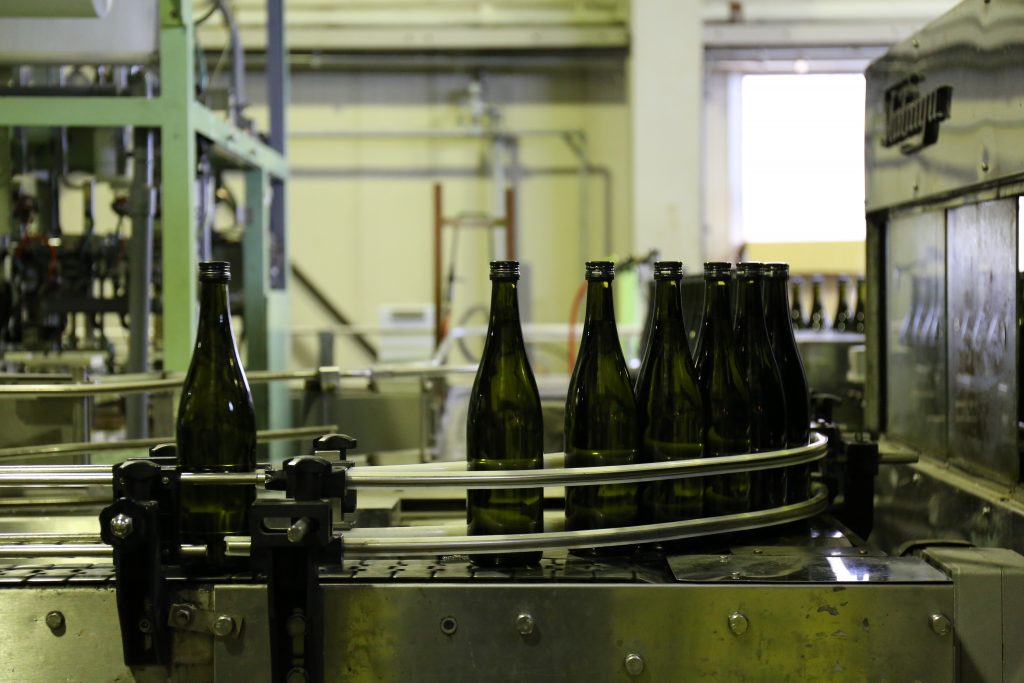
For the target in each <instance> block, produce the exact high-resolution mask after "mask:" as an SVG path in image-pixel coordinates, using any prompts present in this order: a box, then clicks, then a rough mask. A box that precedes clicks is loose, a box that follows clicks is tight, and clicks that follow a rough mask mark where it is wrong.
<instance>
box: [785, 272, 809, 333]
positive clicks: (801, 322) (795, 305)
mask: <svg viewBox="0 0 1024 683" xmlns="http://www.w3.org/2000/svg"><path fill="white" fill-rule="evenodd" d="M803 284H804V279H803V278H802V277H794V278H793V296H792V299H791V301H792V303H791V305H790V307H789V317H790V319H791V320H792V321H793V329H796V330H802V329H804V328H805V327H807V320H805V319H804V307H803V303H801V299H800V297H801V296H802V295H801V293H800V292H801V290H802V289H803Z"/></svg>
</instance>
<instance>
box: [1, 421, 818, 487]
mask: <svg viewBox="0 0 1024 683" xmlns="http://www.w3.org/2000/svg"><path fill="white" fill-rule="evenodd" d="M318 433H319V432H318ZM827 446H828V439H826V438H825V437H824V436H822V435H820V434H814V435H813V436H812V440H811V442H810V443H809V444H807V445H806V446H800V447H798V448H787V449H783V450H778V451H768V452H764V453H749V454H746V455H731V456H724V457H720V458H693V459H689V460H674V461H668V462H657V463H639V464H636V465H615V466H606V467H570V468H566V467H559V466H555V467H550V468H548V469H540V470H504V471H467V470H466V469H465V467H466V464H465V463H464V462H459V463H451V464H448V463H443V464H441V466H436V465H435V466H431V465H394V466H391V467H379V468H377V467H372V466H364V467H353V468H351V469H350V470H349V471H348V476H347V480H348V486H349V487H350V488H353V489H368V488H393V489H408V488H430V487H451V488H465V489H485V488H534V487H543V486H589V485H594V484H624V483H637V482H644V481H662V480H666V479H686V478H690V477H702V476H709V475H715V474H733V473H736V472H755V471H760V470H767V469H775V468H779V467H790V466H792V465H802V464H804V463H809V462H814V461H815V460H820V459H821V458H823V457H825V452H826V449H827ZM564 458H565V455H564V454H562V453H552V454H548V455H545V456H544V460H545V465H548V464H551V465H562V464H564ZM15 469H17V468H15ZM266 477H267V470H262V469H260V470H256V471H255V472H195V473H193V472H185V473H182V475H181V481H182V483H186V484H193V485H218V486H220V485H237V486H243V485H250V486H251V485H257V486H259V485H262V484H263V483H265V481H266ZM111 480H112V474H111V472H110V471H102V472H92V471H84V472H81V471H75V472H53V473H50V472H46V471H42V470H41V469H40V470H35V471H28V472H26V471H24V470H21V471H14V472H10V471H8V470H7V469H6V468H0V486H28V485H37V486H46V485H53V486H61V485H64V486H69V485H76V486H86V485H104V484H110V483H111Z"/></svg>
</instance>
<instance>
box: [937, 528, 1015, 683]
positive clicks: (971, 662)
mask: <svg viewBox="0 0 1024 683" xmlns="http://www.w3.org/2000/svg"><path fill="white" fill-rule="evenodd" d="M925 557H927V558H928V559H929V560H931V561H932V562H934V563H935V564H936V565H938V566H940V567H942V568H943V569H944V570H945V571H948V572H949V573H950V575H951V576H952V577H953V580H954V582H955V584H956V586H955V590H954V595H955V604H956V607H955V612H954V613H953V615H951V616H953V618H954V620H955V622H956V625H957V626H956V635H957V643H958V645H959V647H958V651H957V673H958V676H959V677H958V678H957V680H958V681H960V683H1011V682H1016V681H1020V680H1024V650H1022V649H1021V648H1020V647H1017V646H1009V647H1008V646H1007V645H1008V644H1009V643H1021V642H1022V641H1024V557H1021V556H1020V555H1018V554H1017V553H1015V552H1013V551H1010V550H1005V549H1003V548H934V549H929V550H927V551H926V552H925Z"/></svg>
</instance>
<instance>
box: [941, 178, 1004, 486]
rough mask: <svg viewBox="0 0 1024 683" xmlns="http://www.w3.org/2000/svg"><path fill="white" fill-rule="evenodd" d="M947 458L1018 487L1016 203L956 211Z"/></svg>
mask: <svg viewBox="0 0 1024 683" xmlns="http://www.w3.org/2000/svg"><path fill="white" fill-rule="evenodd" d="M947 216H948V217H947V224H948V249H947V257H948V265H947V273H948V282H949V286H948V288H947V289H948V311H949V312H948V321H949V325H948V329H949V336H948V342H949V351H948V359H949V381H948V387H949V454H950V460H951V461H952V462H954V463H955V464H957V465H959V466H961V467H963V468H964V469H965V470H967V471H969V472H973V473H976V474H980V475H983V476H985V477H987V478H989V479H992V480H995V481H998V482H1002V483H1004V484H1007V485H1013V484H1015V483H1017V482H1018V481H1019V480H1020V458H1019V455H1018V450H1017V405H1016V401H1015V399H1014V395H1015V393H1016V388H1017V354H1016V349H1017V325H1016V316H1017V312H1016V308H1015V303H1016V300H1017V294H1016V292H1017V289H1016V287H1017V276H1016V274H1017V199H1016V198H1012V199H1002V200H998V201H993V202H985V203H982V204H971V205H967V206H962V207H959V208H955V209H950V210H949V212H948V214H947Z"/></svg>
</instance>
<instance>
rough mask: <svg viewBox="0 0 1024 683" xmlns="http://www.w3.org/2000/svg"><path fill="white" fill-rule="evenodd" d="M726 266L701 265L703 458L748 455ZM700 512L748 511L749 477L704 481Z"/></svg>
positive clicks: (746, 396)
mask: <svg viewBox="0 0 1024 683" xmlns="http://www.w3.org/2000/svg"><path fill="white" fill-rule="evenodd" d="M731 302H732V274H731V273H730V265H729V264H728V263H720V262H713V263H705V264H704V317H703V319H702V320H701V327H700V335H699V336H698V337H697V358H696V364H697V382H698V383H699V384H700V389H701V392H702V394H703V398H704V406H705V409H706V410H707V415H708V422H707V425H708V431H707V442H706V444H705V447H704V453H705V455H706V456H707V457H709V458H713V457H720V456H723V455H739V454H741V453H749V452H750V387H749V386H748V384H747V378H746V375H745V374H744V371H743V369H742V368H741V366H740V362H739V356H738V355H737V353H736V344H735V342H734V336H733V324H732V305H731ZM704 482H705V483H704V514H706V515H728V514H733V513H737V512H747V511H748V510H750V474H749V473H745V472H742V473H737V474H725V475H719V476H716V477H705V479H704Z"/></svg>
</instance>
